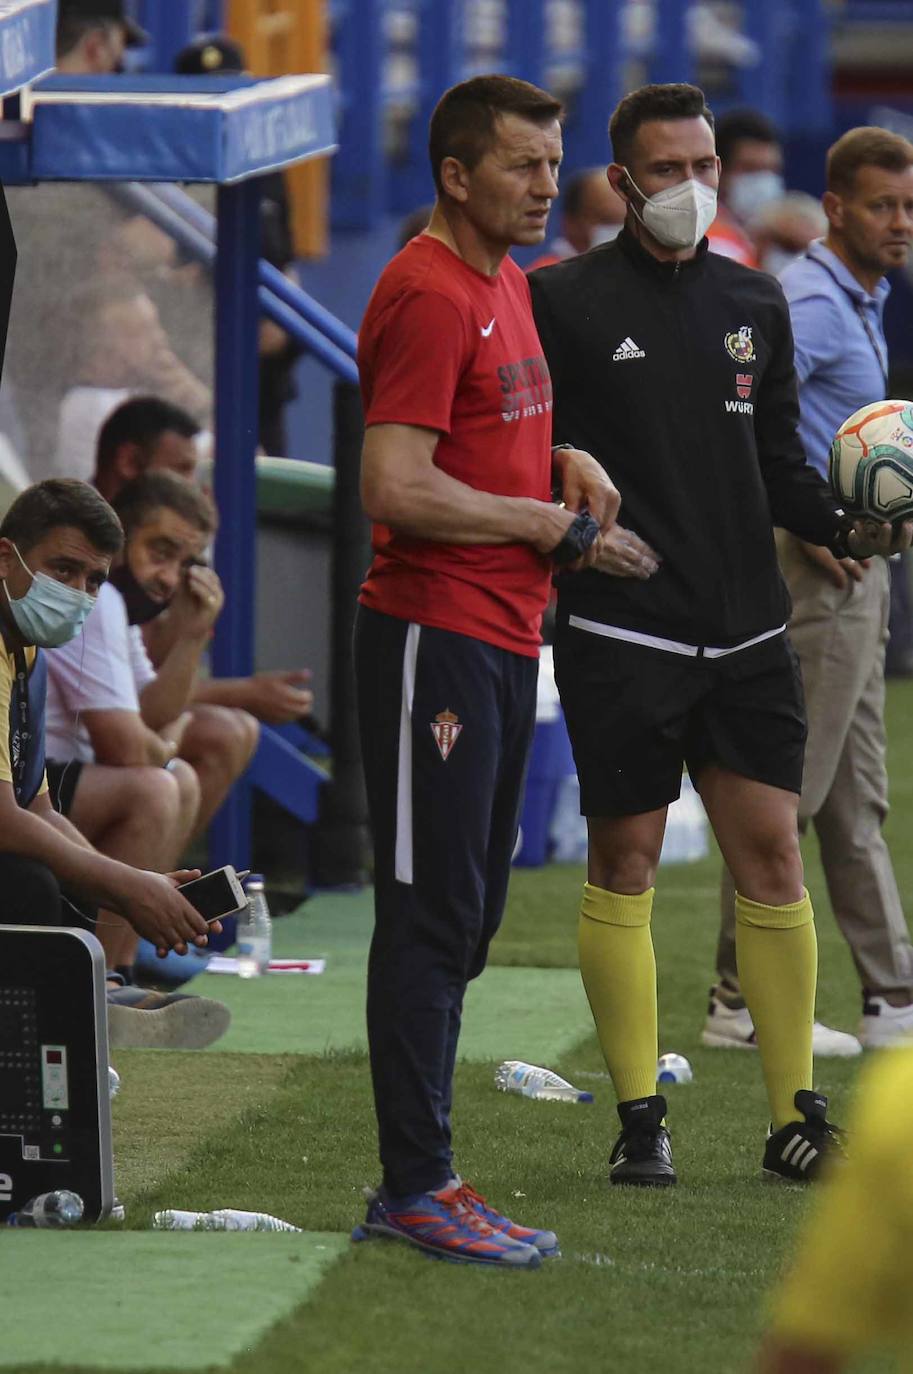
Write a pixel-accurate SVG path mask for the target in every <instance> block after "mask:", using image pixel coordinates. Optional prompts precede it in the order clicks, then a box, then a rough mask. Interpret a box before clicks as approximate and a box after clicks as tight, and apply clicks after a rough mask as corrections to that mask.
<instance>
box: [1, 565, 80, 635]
mask: <svg viewBox="0 0 913 1374" xmlns="http://www.w3.org/2000/svg"><path fill="white" fill-rule="evenodd" d="M13 548H14V549H16V545H15V544H13ZM16 557H17V558H18V559H19V562H20V563H21V564H22V566H23V568H25V571H26V572H27V573H28V575H29V577H30V578H31V579H32V585H31V586H30V587H29V589H28V591H27V592H26V594H25V596H20V597H15V598H14V597H12V596H10V594H9V589H8V588H7V585H6V581H5V580H4V582H3V590H4V592H5V594H6V599H7V602H8V604H9V608H10V612H11V613H12V617H13V619H14V620H15V622H16V628H17V629H18V631H19V633H20V634H21V635H22V638H23V639H24V640H25V642H26V644H37V645H40V646H41V648H43V649H56V648H57V647H58V646H59V645H61V644H68V643H69V642H70V640H71V639H75V637H76V636H77V635H78V634H79V632H80V630H81V629H82V627H83V625H84V624H85V623H86V617H87V616H88V614H89V612H90V611H91V609H92V607H93V606H94V605H95V597H94V596H90V595H89V593H88V592H80V591H77V590H76V588H75V587H67V586H64V584H63V583H62V582H58V581H57V579H56V578H54V577H48V575H47V573H43V572H32V570H31V568H30V567H29V566H28V564H27V563H26V561H25V559H24V558H23V557H22V554H21V553H20V552H19V550H18V549H16Z"/></svg>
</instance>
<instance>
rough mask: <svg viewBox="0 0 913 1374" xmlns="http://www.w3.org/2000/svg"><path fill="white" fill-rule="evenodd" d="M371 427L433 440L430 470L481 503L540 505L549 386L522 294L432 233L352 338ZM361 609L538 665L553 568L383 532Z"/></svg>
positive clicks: (523, 553) (502, 553)
mask: <svg viewBox="0 0 913 1374" xmlns="http://www.w3.org/2000/svg"><path fill="white" fill-rule="evenodd" d="M358 367H359V372H360V375H361V390H362V398H363V401H364V410H365V423H366V425H380V424H400V425H416V426H419V427H421V428H423V429H436V430H438V432H439V433H440V439H439V441H438V445H437V448H436V450H435V454H434V461H435V463H436V465H437V466H438V467H439V468H441V469H442V471H444V472H446V473H448V474H449V475H450V476H451V477H455V478H456V479H457V480H458V481H460V482H465V483H466V485H467V486H470V487H474V488H475V489H476V490H477V491H488V492H493V493H495V494H496V495H500V496H526V497H530V496H531V497H535V498H537V499H538V500H540V501H547V500H549V497H550V491H551V442H552V437H551V435H552V385H551V380H550V378H549V373H548V367H547V365H546V362H545V358H544V356H543V353H542V345H541V344H540V342H539V335H538V334H537V332H536V326H535V323H534V322H533V314H532V308H531V306H530V294H529V286H528V284H527V281H526V277H525V275H524V274H523V272H521V271H520V268H519V267H517V265H516V263H514V262H513V261H511V259H509V258H506V259H505V260H504V262H503V263H502V264H501V269H500V271H499V273H498V275H497V276H496V277H487V276H485V275H483V273H481V272H477V271H476V270H475V269H474V268H472V267H469V266H468V265H467V264H466V263H465V262H463V260H462V258H459V257H457V255H456V254H455V253H453V252H451V250H450V249H449V248H448V247H447V246H446V244H443V243H441V242H440V241H439V240H438V239H433V238H431V237H429V236H428V235H427V234H424V235H420V236H419V237H418V238H415V239H412V241H411V242H410V243H408V244H406V247H405V248H404V249H403V250H402V252H400V253H398V254H397V255H396V257H395V258H394V259H393V260H392V262H390V263H389V264H388V266H387V267H386V269H385V270H384V272H383V274H382V276H381V278H380V280H379V281H378V283H377V286H376V287H375V289H374V293H373V295H372V297H371V300H370V302H369V303H368V309H367V312H366V314H365V318H364V321H363V323H362V327H361V331H360V333H359V337H358ZM373 545H374V561H373V562H372V564H371V567H370V569H369V571H368V575H367V578H366V579H365V583H364V585H363V587H362V589H361V596H360V600H361V602H362V604H363V605H365V606H369V607H371V609H372V610H376V611H383V612H384V613H385V614H386V615H393V616H397V617H398V618H399V619H401V620H410V621H414V622H416V623H418V624H420V625H433V626H436V627H437V628H440V629H444V630H455V631H457V632H458V633H459V634H465V635H471V636H472V637H473V638H474V639H482V640H485V641H486V642H487V643H489V644H496V645H498V646H499V647H500V648H502V649H510V650H512V651H513V652H515V653H520V654H527V655H530V656H535V655H536V654H537V653H538V648H539V642H540V638H539V626H540V622H541V618H542V611H543V609H544V608H545V605H546V602H547V600H548V594H549V580H550V563H549V560H548V559H547V558H544V557H543V556H542V555H541V554H539V553H537V552H536V551H535V549H534V548H533V547H532V545H530V544H443V543H437V542H433V541H431V540H420V539H412V538H409V537H407V536H406V535H402V534H397V533H395V532H394V531H393V530H391V529H389V528H388V527H387V526H385V525H375V526H374V530H373Z"/></svg>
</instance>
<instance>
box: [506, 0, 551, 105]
mask: <svg viewBox="0 0 913 1374" xmlns="http://www.w3.org/2000/svg"><path fill="white" fill-rule="evenodd" d="M547 32H548V25H547V18H546V13H545V0H507V33H506V40H507V41H506V46H505V51H504V56H503V58H502V61H501V70H502V71H508V70H509V71H512V72H513V74H514V76H519V77H521V78H522V80H524V81H531V82H532V83H533V85H534V86H544V85H545V64H546V54H545V48H546V36H547Z"/></svg>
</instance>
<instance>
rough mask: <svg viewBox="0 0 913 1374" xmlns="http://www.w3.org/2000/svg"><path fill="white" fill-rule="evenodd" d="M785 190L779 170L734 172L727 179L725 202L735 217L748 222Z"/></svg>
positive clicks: (778, 197)
mask: <svg viewBox="0 0 913 1374" xmlns="http://www.w3.org/2000/svg"><path fill="white" fill-rule="evenodd" d="M785 190H786V187H785V186H784V183H783V178H782V177H781V176H780V173H779V172H736V173H735V174H734V175H733V176H732V177H731V178H730V180H729V186H728V188H727V191H726V204H727V205H728V206H729V208H730V210H731V211H732V213H733V214H734V215H735V217H736V219H738V220H741V221H742V223H743V224H748V223H749V221H750V220H753V219H754V217H755V215H756V214H757V213H758V211H759V210H763V208H764V206H765V205H769V204H770V203H771V201H774V200H779V199H780V198H781V197H782V195H783V194H784V192H785Z"/></svg>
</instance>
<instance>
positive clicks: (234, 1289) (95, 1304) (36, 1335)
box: [0, 1231, 349, 1371]
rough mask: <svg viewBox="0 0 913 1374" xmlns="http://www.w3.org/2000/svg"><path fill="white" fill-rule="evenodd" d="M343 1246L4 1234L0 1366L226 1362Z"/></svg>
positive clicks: (198, 1236)
mask: <svg viewBox="0 0 913 1374" xmlns="http://www.w3.org/2000/svg"><path fill="white" fill-rule="evenodd" d="M348 1245H349V1241H348V1237H347V1236H342V1235H339V1234H336V1233H322V1232H305V1233H303V1234H301V1235H295V1234H293V1233H276V1234H258V1233H254V1234H249V1233H245V1232H228V1233H217V1232H196V1231H186V1232H171V1233H169V1232H164V1231H162V1232H159V1231H149V1232H145V1231H134V1232H129V1231H128V1232H125V1233H124V1234H123V1235H118V1234H117V1233H116V1232H111V1231H99V1232H94V1233H93V1232H91V1231H18V1232H17V1231H8V1232H6V1233H5V1234H4V1236H3V1255H4V1277H3V1312H4V1315H3V1335H2V1338H0V1369H9V1368H13V1367H21V1366H23V1365H25V1366H28V1365H36V1364H43V1363H47V1364H54V1363H60V1362H63V1363H65V1364H66V1366H67V1368H68V1369H78V1368H85V1367H89V1368H91V1369H116V1370H124V1371H126V1370H131V1369H142V1370H157V1369H162V1370H169V1371H174V1370H185V1369H186V1370H197V1369H207V1368H213V1367H215V1368H220V1367H224V1366H225V1365H227V1364H230V1363H231V1361H232V1360H233V1359H234V1358H235V1357H236V1356H237V1355H239V1354H241V1353H243V1352H244V1351H248V1350H251V1349H252V1348H253V1347H254V1346H255V1345H256V1344H257V1342H258V1341H259V1340H260V1338H261V1337H262V1336H263V1335H265V1333H266V1332H267V1331H268V1330H269V1328H270V1327H271V1326H273V1325H274V1324H275V1323H276V1322H277V1321H279V1320H280V1319H281V1318H283V1317H285V1316H287V1315H288V1314H289V1313H290V1312H292V1311H293V1310H294V1309H295V1308H296V1307H297V1306H298V1305H299V1304H300V1303H301V1302H303V1301H304V1300H305V1298H307V1296H308V1295H309V1293H310V1292H311V1290H312V1289H313V1288H314V1287H315V1286H316V1285H317V1284H318V1283H319V1281H320V1279H321V1277H322V1276H323V1273H324V1271H325V1270H326V1269H327V1267H328V1266H329V1265H330V1264H332V1262H333V1261H334V1260H335V1259H336V1258H337V1257H338V1256H339V1255H340V1254H341V1253H342V1252H343V1251H344V1250H346V1249H347V1248H348ZM125 1280H127V1281H125ZM242 1292H243V1301H239V1295H240V1294H241V1293H242Z"/></svg>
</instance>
